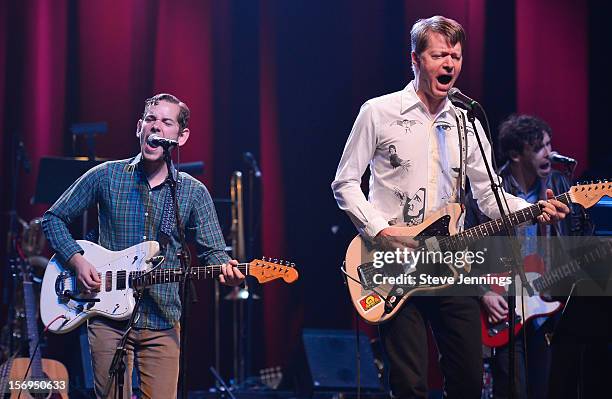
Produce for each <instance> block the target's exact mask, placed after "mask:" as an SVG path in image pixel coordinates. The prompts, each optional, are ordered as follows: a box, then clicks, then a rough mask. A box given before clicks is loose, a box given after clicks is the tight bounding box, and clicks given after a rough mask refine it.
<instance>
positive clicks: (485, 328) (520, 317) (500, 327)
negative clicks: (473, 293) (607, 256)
mask: <svg viewBox="0 0 612 399" xmlns="http://www.w3.org/2000/svg"><path fill="white" fill-rule="evenodd" d="M524 267H525V277H526V278H527V281H528V282H529V284H530V285H531V286H532V287H533V285H534V284H533V282H534V281H535V280H536V279H538V278H540V277H541V275H542V274H543V273H544V270H545V269H544V262H543V261H542V259H541V258H540V257H539V256H537V255H529V256H527V257H526V258H525V265H524ZM505 275H506V276H507V275H508V274H505ZM500 276H501V274H500ZM514 281H515V282H516V283H517V292H521V291H522V290H521V287H522V286H521V281H520V279H519V277H518V276H516V277H515V279H514ZM492 289H493V291H495V292H497V293H498V294H500V295H503V294H505V292H506V291H507V287H505V288H504V287H499V286H494V287H492ZM524 292H525V294H524V296H521V295H517V296H516V307H515V310H516V316H517V319H516V324H515V326H514V334H515V335H516V334H518V332H519V331H520V330H521V328H523V325H524V324H525V322H526V321H528V320H531V319H533V318H535V317H541V316H548V315H551V314H553V313H555V312H556V311H557V310H559V309H560V308H561V307H562V306H563V304H562V303H561V302H549V301H545V300H544V299H542V297H541V296H540V293H538V292H534V295H533V296H528V295H527V292H526V291H524ZM521 301H523V302H524V305H525V306H524V307H523V305H522V304H521ZM487 319H488V313H487V311H486V310H485V309H484V308H482V307H481V310H480V321H481V334H482V343H483V345H486V346H488V347H491V348H498V347H500V346H504V345H506V344H508V341H509V340H510V336H509V328H510V325H509V322H508V320H503V321H501V322H499V323H495V324H493V323H489V322H488V320H487Z"/></svg>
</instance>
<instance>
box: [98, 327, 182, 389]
mask: <svg viewBox="0 0 612 399" xmlns="http://www.w3.org/2000/svg"><path fill="white" fill-rule="evenodd" d="M126 327H127V323H126V322H124V321H120V322H118V321H113V320H106V319H102V318H94V319H92V320H90V321H89V323H88V325H87V330H88V336H89V346H90V349H91V359H92V363H93V371H94V383H95V391H96V397H97V398H102V395H103V392H104V389H105V387H106V384H107V381H108V371H109V367H110V365H111V362H112V360H113V356H114V354H115V350H116V348H117V344H118V343H119V340H120V339H121V336H122V335H123V333H124V331H125V329H126ZM179 338H180V327H179V325H178V323H177V325H175V326H174V327H173V328H170V329H167V330H147V329H133V330H132V331H131V332H130V336H129V339H128V342H127V346H126V349H127V359H125V360H126V370H125V375H124V389H123V398H124V399H131V394H132V378H131V376H132V369H133V366H134V362H136V366H137V368H138V370H139V372H140V390H141V392H142V397H143V398H153V399H154V398H163V399H170V398H176V393H177V382H178V375H179ZM115 391H116V390H115V385H114V381H113V384H112V385H111V388H110V391H109V394H108V396H107V397H108V398H115V397H119V396H118V392H115Z"/></svg>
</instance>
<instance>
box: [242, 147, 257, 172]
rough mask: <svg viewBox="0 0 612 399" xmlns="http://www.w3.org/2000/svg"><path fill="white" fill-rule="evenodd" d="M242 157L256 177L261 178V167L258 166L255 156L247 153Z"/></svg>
mask: <svg viewBox="0 0 612 399" xmlns="http://www.w3.org/2000/svg"><path fill="white" fill-rule="evenodd" d="M242 157H243V158H244V162H246V163H247V164H248V165H249V166H250V167H251V169H253V173H254V174H255V177H257V178H260V177H261V170H259V166H258V165H257V161H256V160H255V157H254V156H253V154H251V153H250V152H249V151H247V152H245V153H244V154H243V155H242Z"/></svg>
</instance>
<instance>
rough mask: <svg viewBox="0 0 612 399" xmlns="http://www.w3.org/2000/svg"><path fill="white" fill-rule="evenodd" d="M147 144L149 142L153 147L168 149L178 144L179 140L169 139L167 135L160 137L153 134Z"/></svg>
mask: <svg viewBox="0 0 612 399" xmlns="http://www.w3.org/2000/svg"><path fill="white" fill-rule="evenodd" d="M147 144H149V145H150V146H151V147H153V148H157V147H163V148H164V149H168V148H170V147H173V146H175V145H178V141H176V140H172V139H167V138H165V137H159V136H158V135H156V134H152V135H150V136H149V137H147Z"/></svg>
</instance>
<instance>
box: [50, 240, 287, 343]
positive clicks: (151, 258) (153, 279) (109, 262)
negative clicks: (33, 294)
mask: <svg viewBox="0 0 612 399" xmlns="http://www.w3.org/2000/svg"><path fill="white" fill-rule="evenodd" d="M77 242H78V243H79V245H80V246H81V247H82V248H83V251H84V254H83V256H84V257H85V259H87V260H88V261H89V262H90V263H91V264H92V265H94V266H95V268H96V270H97V271H98V274H99V276H100V280H101V282H102V284H101V286H100V290H99V292H94V293H91V294H84V293H81V292H80V290H79V287H78V286H77V279H76V274H75V272H74V271H72V270H68V269H67V268H66V267H64V265H62V264H61V263H60V262H59V261H58V260H57V259H56V257H55V256H54V257H53V258H51V260H50V261H49V264H48V265H47V268H46V269H45V275H44V277H43V281H42V287H41V290H40V317H41V319H42V321H43V323H44V324H45V326H47V328H48V329H49V331H51V332H54V333H58V334H62V333H66V332H68V331H72V330H74V329H75V328H77V327H78V326H79V325H80V324H81V323H83V322H84V321H86V320H87V319H90V318H92V317H94V316H101V317H106V318H109V319H113V320H126V319H128V318H129V317H130V316H131V315H132V312H133V311H134V305H135V298H134V290H133V288H132V284H134V285H136V286H138V287H147V286H150V285H154V284H167V283H173V282H178V281H182V280H183V279H184V277H185V271H184V270H182V269H180V268H162V267H153V264H155V265H156V266H159V265H161V262H162V261H163V257H162V256H157V254H158V253H159V244H158V243H157V242H156V241H145V242H142V243H140V244H137V245H134V246H132V247H129V248H126V249H124V250H123V251H109V250H107V249H105V248H103V247H101V246H99V245H97V244H94V243H92V242H89V241H83V240H79V241H77ZM221 266H222V265H208V266H193V267H191V268H189V276H190V278H192V279H201V278H217V277H218V276H219V275H220V274H221V273H222V271H221ZM235 267H236V268H238V270H240V271H241V272H242V273H243V274H244V275H245V276H246V275H248V276H252V277H254V278H256V279H257V281H258V282H259V283H261V284H264V283H267V282H269V281H273V280H277V279H282V280H283V281H285V282H286V283H293V282H294V281H296V280H297V279H298V277H299V274H298V271H297V270H296V269H295V264H294V263H290V262H286V261H283V260H281V261H279V260H278V259H275V260H273V261H272V260H270V259H266V258H263V259H254V260H252V261H251V262H249V263H239V264H238V265H237V266H235ZM84 299H86V300H84Z"/></svg>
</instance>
